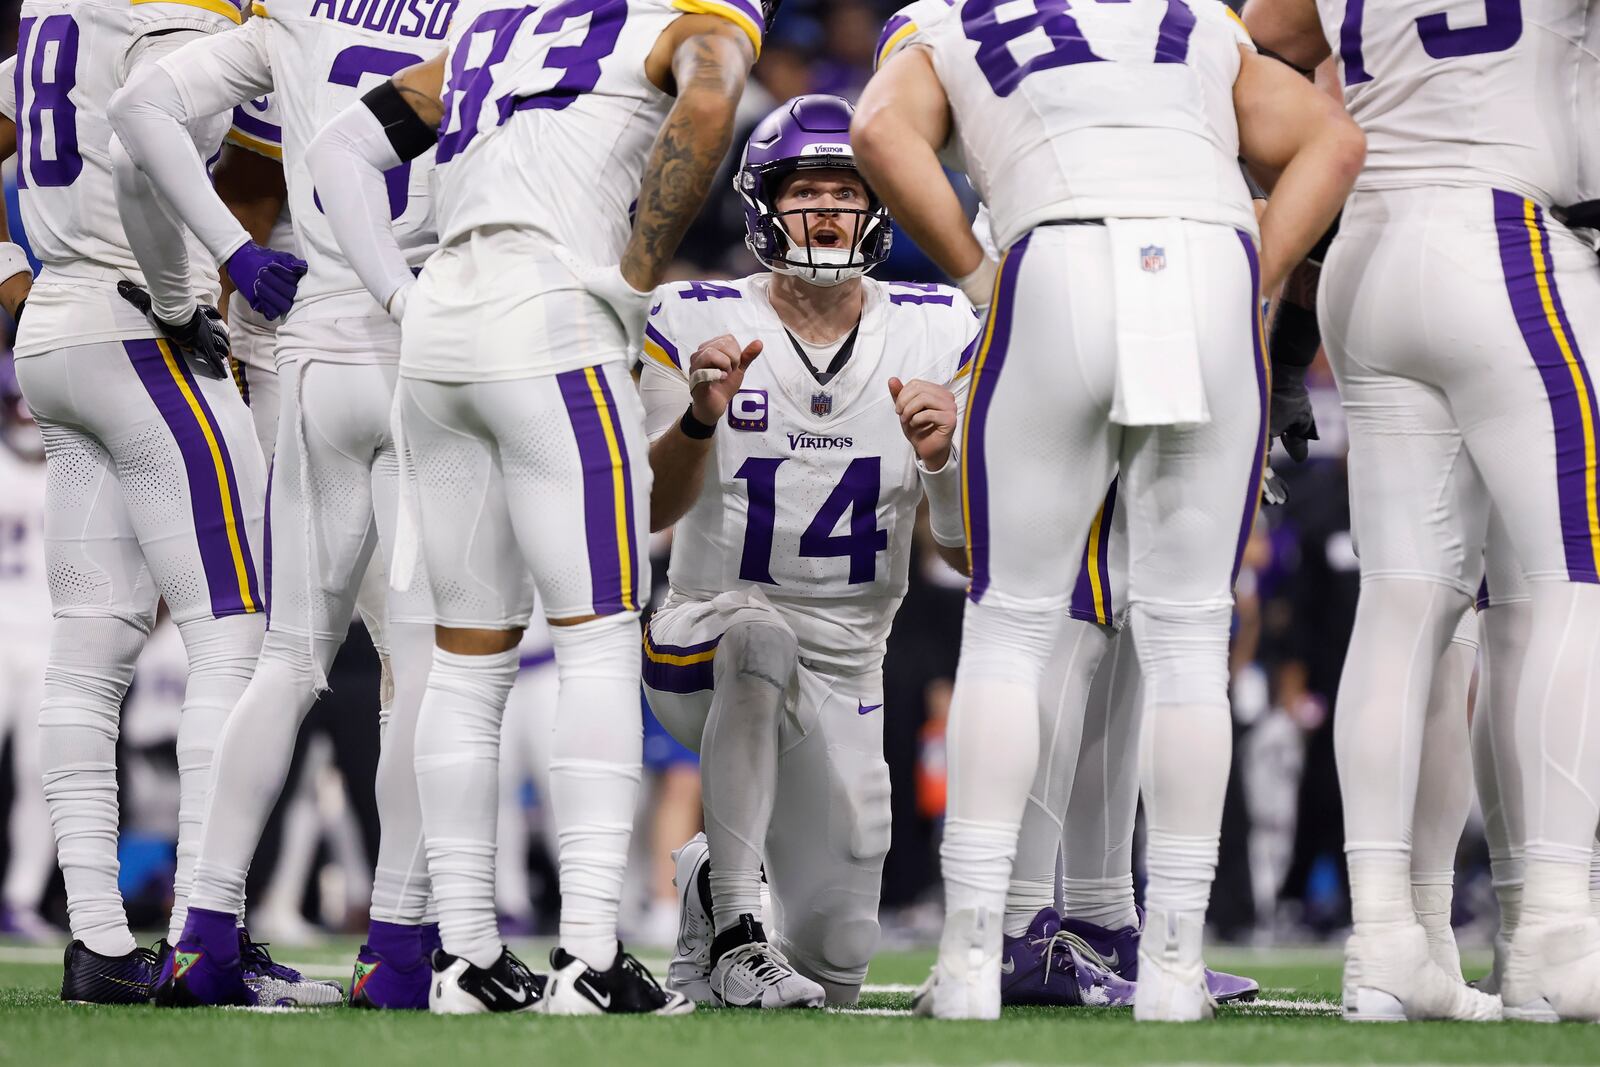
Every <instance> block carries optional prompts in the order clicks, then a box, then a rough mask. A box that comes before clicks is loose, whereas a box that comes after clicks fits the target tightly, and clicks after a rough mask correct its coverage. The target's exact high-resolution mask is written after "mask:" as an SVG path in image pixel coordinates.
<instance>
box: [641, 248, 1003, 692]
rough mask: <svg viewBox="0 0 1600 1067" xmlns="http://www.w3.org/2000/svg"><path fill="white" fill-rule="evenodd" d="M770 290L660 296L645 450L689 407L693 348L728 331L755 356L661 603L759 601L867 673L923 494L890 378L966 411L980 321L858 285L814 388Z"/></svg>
mask: <svg viewBox="0 0 1600 1067" xmlns="http://www.w3.org/2000/svg"><path fill="white" fill-rule="evenodd" d="M771 282H772V275H770V274H757V275H754V276H752V277H749V278H745V279H742V280H739V281H728V282H678V283H673V284H671V285H665V286H662V287H661V288H660V289H657V290H656V293H655V301H656V302H655V303H654V304H653V306H652V311H651V315H650V320H649V326H648V328H647V330H646V334H645V356H646V358H645V360H644V365H643V372H642V374H641V377H640V380H639V391H640V395H641V396H642V397H643V399H644V404H645V428H646V430H647V432H648V433H649V434H650V437H651V439H652V440H653V439H655V438H657V437H659V436H660V435H661V434H663V433H665V432H666V431H667V430H668V429H670V428H671V427H672V426H673V425H675V424H676V423H677V422H678V420H679V419H681V418H682V417H683V413H684V411H685V410H686V409H687V408H688V406H689V379H688V365H689V359H690V357H691V356H692V355H693V354H694V351H695V349H696V348H698V347H699V346H700V345H701V344H702V343H704V342H705V341H708V340H710V339H712V338H713V337H717V336H719V335H721V334H725V333H726V334H732V335H733V336H734V337H735V338H737V339H738V341H739V343H740V344H741V345H745V344H749V343H750V341H752V340H756V339H760V340H761V341H762V342H763V345H764V347H763V349H762V352H761V355H760V356H759V357H757V358H756V360H755V361H754V362H753V363H751V364H750V367H749V369H748V370H746V371H745V377H744V382H743V385H742V387H741V388H740V390H739V392H738V393H737V394H736V395H735V396H734V398H733V401H732V403H730V404H729V406H728V413H727V416H726V417H725V418H724V420H723V422H722V424H721V425H719V426H718V427H717V432H716V436H715V437H714V438H713V440H714V442H715V459H714V461H713V462H714V463H715V467H714V469H708V470H707V472H706V477H705V482H704V485H703V487H702V489H701V492H700V497H699V499H698V500H697V501H696V502H695V504H694V506H693V507H692V508H690V510H689V512H688V514H687V515H685V516H684V517H683V518H682V519H681V520H679V522H678V524H677V527H676V528H675V530H674V532H673V540H672V560H671V563H670V565H669V566H668V569H667V578H668V581H669V582H670V584H671V597H672V598H674V599H676V598H687V599H694V600H708V599H711V598H712V597H715V596H717V595H718V594H720V593H723V592H726V591H728V590H732V589H739V588H744V587H753V588H756V589H759V590H761V592H762V593H763V594H764V595H765V596H766V597H767V599H768V600H770V601H771V602H772V604H773V605H774V606H776V607H777V608H778V609H779V610H780V611H781V612H783V614H784V616H785V618H786V619H787V620H788V621H789V623H790V625H791V626H793V627H794V630H795V633H796V635H797V636H798V637H799V638H800V642H801V649H802V654H803V655H805V656H806V657H807V658H809V659H816V660H822V661H827V662H831V663H834V664H836V665H841V666H847V667H850V668H870V667H872V666H875V665H876V664H877V662H878V661H880V660H881V659H882V657H883V650H884V642H885V641H886V640H887V639H888V636H889V626H890V623H891V622H892V621H893V619H894V613H895V610H896V609H897V608H898V607H899V605H900V600H901V598H902V597H903V596H905V591H906V576H907V571H908V568H909V566H910V562H911V533H912V528H913V527H914V526H915V524H916V512H917V505H918V504H919V503H920V502H921V500H922V496H923V491H922V484H921V482H920V480H919V476H918V474H917V469H916V453H915V452H914V451H913V450H912V447H911V444H910V442H908V441H907V440H906V438H905V435H904V433H903V432H902V431H901V429H900V420H899V417H898V416H897V415H896V414H895V410H894V402H893V400H892V399H891V397H890V395H889V385H888V382H889V379H890V378H891V377H898V378H900V379H901V380H902V381H910V380H912V379H914V378H920V379H922V380H924V381H931V382H937V383H939V384H941V385H949V386H950V387H951V388H952V389H953V390H954V391H955V392H956V394H957V402H958V404H959V405H964V403H965V394H966V382H967V376H966V370H967V367H968V358H969V356H970V353H971V351H972V345H973V341H974V339H975V338H976V336H977V332H978V327H979V322H978V320H977V319H976V317H975V316H974V315H973V312H972V305H971V304H969V303H968V302H967V300H966V298H965V297H964V296H962V295H961V293H960V292H959V291H957V290H955V289H952V288H950V287H948V286H938V285H908V284H901V283H896V282H888V283H884V282H879V281H875V280H873V279H871V278H867V279H865V280H864V285H865V287H866V305H865V308H864V310H863V312H862V316H861V325H860V329H859V332H858V333H857V335H856V341H855V347H854V350H853V352H852V354H851V355H850V358H849V360H848V361H847V362H846V363H845V365H844V367H843V368H842V369H841V370H840V371H839V372H838V373H837V375H836V376H835V377H834V378H832V379H831V380H830V381H829V382H828V383H827V384H826V385H824V384H821V383H819V382H818V380H817V377H816V375H814V374H813V373H812V371H811V369H810V368H809V367H808V366H807V364H806V362H804V361H802V359H801V358H800V355H799V353H798V352H797V351H796V349H795V346H794V342H793V341H792V340H791V339H790V336H789V334H788V332H787V331H786V330H785V329H784V326H783V323H782V322H781V321H780V320H779V318H778V313H777V312H776V311H775V310H773V307H772V304H771V303H770V302H769V301H768V298H767V293H768V288H769V286H770V285H771ZM958 437H959V431H958ZM670 602H671V600H669V603H670Z"/></svg>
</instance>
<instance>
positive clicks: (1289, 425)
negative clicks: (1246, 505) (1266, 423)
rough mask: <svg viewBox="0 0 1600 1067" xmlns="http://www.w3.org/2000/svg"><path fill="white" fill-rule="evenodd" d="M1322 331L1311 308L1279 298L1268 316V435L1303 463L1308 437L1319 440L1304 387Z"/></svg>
mask: <svg viewBox="0 0 1600 1067" xmlns="http://www.w3.org/2000/svg"><path fill="white" fill-rule="evenodd" d="M1321 343H1322V335H1321V333H1320V332H1319V331H1318V329H1317V315H1316V312H1314V311H1308V310H1307V309H1305V308H1303V307H1301V306H1299V305H1298V304H1291V303H1289V302H1287V301H1281V300H1280V301H1279V302H1278V309H1277V314H1276V315H1274V316H1273V319H1272V337H1271V339H1270V341H1269V342H1268V349H1269V350H1270V351H1271V352H1272V413H1271V423H1270V429H1269V436H1271V437H1274V438H1281V439H1282V441H1283V447H1284V450H1285V451H1286V452H1288V453H1289V458H1291V459H1293V460H1294V461H1295V462H1296V463H1304V462H1305V458H1306V454H1307V452H1308V451H1309V446H1308V445H1307V444H1306V442H1308V441H1316V440H1319V438H1318V436H1317V418H1316V415H1315V413H1313V411H1312V410H1311V394H1310V393H1309V392H1307V391H1306V368H1308V367H1310V366H1311V362H1312V360H1314V359H1316V356H1317V346H1318V345H1320V344H1321Z"/></svg>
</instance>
